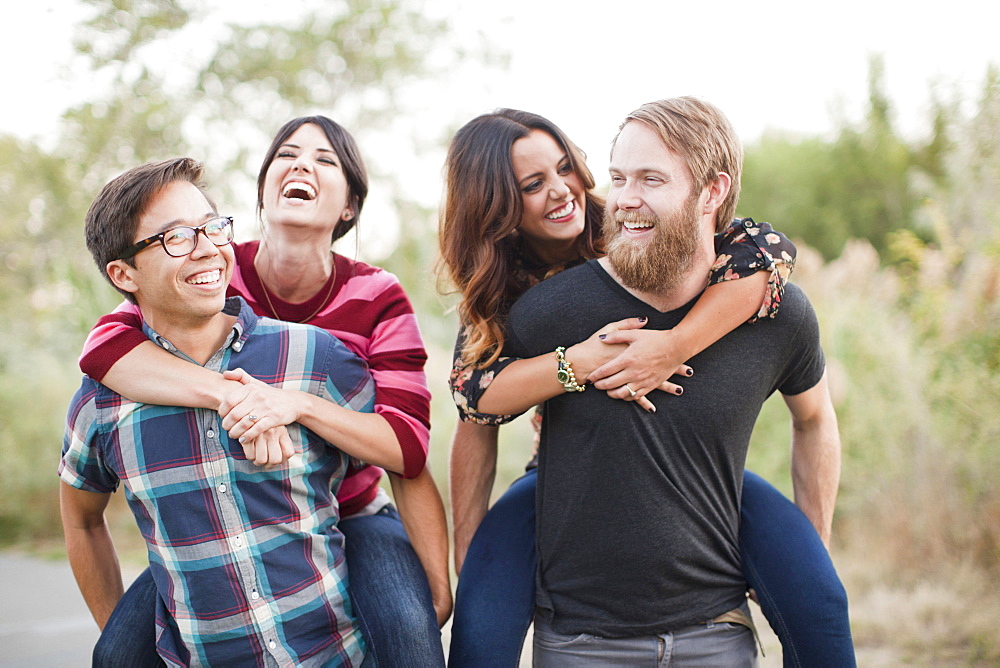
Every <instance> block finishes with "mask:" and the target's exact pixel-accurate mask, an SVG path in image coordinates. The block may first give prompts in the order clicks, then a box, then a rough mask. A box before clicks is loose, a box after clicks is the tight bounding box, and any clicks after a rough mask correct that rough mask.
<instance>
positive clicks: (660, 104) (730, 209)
mask: <svg viewBox="0 0 1000 668" xmlns="http://www.w3.org/2000/svg"><path fill="white" fill-rule="evenodd" d="M630 121H638V122H640V123H644V124H645V125H647V126H649V127H650V128H652V129H653V130H655V131H656V132H657V133H658V134H659V135H660V139H662V140H663V143H664V144H666V145H667V147H668V148H669V149H671V150H672V151H675V152H677V153H678V154H679V155H680V156H681V158H682V159H683V160H684V162H685V163H686V164H687V167H688V169H689V170H690V171H691V177H692V179H693V180H694V187H695V189H696V191H698V190H701V189H702V188H704V187H705V186H707V185H708V184H709V183H712V182H713V181H715V180H716V179H717V178H718V173H719V172H725V173H726V174H729V176H730V178H731V179H732V185H731V187H730V189H729V194H727V195H726V199H724V200H723V202H722V205H721V206H720V207H719V210H718V212H717V217H716V220H715V231H716V232H722V231H724V230H725V229H726V228H727V227H728V226H729V223H730V222H732V220H733V218H735V217H736V203H737V202H738V201H739V199H740V175H741V173H742V172H743V145H742V144H741V143H740V139H739V137H738V136H737V135H736V131H735V130H734V129H733V126H732V124H731V123H730V122H729V119H727V118H726V116H725V114H723V113H722V111H721V110H719V109H718V108H717V107H716V106H714V105H712V104H710V103H708V102H705V101H704V100H699V99H698V98H695V97H675V98H671V99H668V100H658V101H656V102H649V103H647V104H644V105H642V106H641V107H639V108H638V109H636V110H635V111H633V112H632V113H631V114H629V115H628V117H627V118H626V119H625V122H624V123H622V124H621V127H619V128H618V131H619V133H620V132H621V128H624V127H625V125H626V124H627V123H629V122H630ZM617 139H618V138H617V137H615V141H617ZM613 149H614V143H612V150H613Z"/></svg>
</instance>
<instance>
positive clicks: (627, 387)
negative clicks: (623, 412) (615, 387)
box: [625, 383, 636, 397]
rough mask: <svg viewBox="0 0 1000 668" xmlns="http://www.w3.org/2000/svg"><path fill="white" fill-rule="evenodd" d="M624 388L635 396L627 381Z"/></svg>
mask: <svg viewBox="0 0 1000 668" xmlns="http://www.w3.org/2000/svg"><path fill="white" fill-rule="evenodd" d="M625 389H626V390H628V393H629V394H631V395H632V396H633V397H634V396H635V394H636V393H635V390H633V389H632V388H631V387H629V386H628V383H625Z"/></svg>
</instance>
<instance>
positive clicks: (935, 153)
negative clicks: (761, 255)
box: [740, 58, 948, 260]
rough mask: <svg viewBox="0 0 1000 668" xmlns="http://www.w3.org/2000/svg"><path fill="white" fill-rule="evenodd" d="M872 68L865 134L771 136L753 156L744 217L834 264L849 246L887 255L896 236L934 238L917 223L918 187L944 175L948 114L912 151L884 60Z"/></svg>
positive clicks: (860, 130)
mask: <svg viewBox="0 0 1000 668" xmlns="http://www.w3.org/2000/svg"><path fill="white" fill-rule="evenodd" d="M870 67H871V74H870V80H869V100H868V114H867V117H866V118H865V121H864V123H863V124H862V125H861V126H860V127H852V126H851V125H848V124H846V123H845V124H843V125H842V127H841V129H840V130H839V132H838V134H837V137H836V139H834V140H833V141H829V140H823V139H818V138H807V139H794V138H790V137H786V136H782V135H775V134H770V135H768V136H765V137H764V138H762V139H761V140H760V142H758V143H756V144H753V145H750V146H748V147H747V149H746V166H745V170H744V171H745V173H746V177H745V178H744V180H743V193H742V196H741V198H740V211H741V212H742V215H750V216H754V217H757V218H758V219H760V220H767V221H770V222H772V223H774V224H775V225H776V226H777V227H778V228H779V229H781V230H783V231H784V232H785V233H786V234H790V235H792V236H794V237H795V238H800V239H807V240H808V241H809V244H810V245H812V246H813V247H815V248H817V249H818V250H819V251H820V252H821V253H822V254H823V257H824V258H826V259H828V260H829V259H832V258H835V257H837V256H838V255H839V254H840V252H841V251H842V250H843V248H844V245H845V244H846V243H847V241H848V240H849V239H866V240H868V241H869V242H870V243H871V244H872V245H873V246H874V247H875V248H876V250H878V251H879V252H880V253H882V252H885V250H886V249H887V245H888V239H889V236H890V234H891V233H892V232H893V231H895V230H900V229H905V230H910V231H912V232H914V233H915V234H917V235H918V236H920V237H921V238H929V236H928V231H927V230H926V229H924V227H923V226H922V225H921V221H920V220H919V218H918V217H917V211H918V208H919V203H920V198H919V196H918V195H917V193H916V191H915V190H914V186H913V180H914V179H915V178H916V177H917V176H918V175H920V174H924V173H927V174H931V175H935V174H937V175H939V174H940V173H941V170H942V167H941V164H940V161H941V159H942V155H943V152H944V151H945V149H946V148H947V146H948V139H947V136H946V133H945V130H944V127H943V125H944V124H945V123H946V121H947V118H946V115H945V114H944V113H943V112H942V113H941V114H939V116H938V119H937V121H936V124H935V128H934V134H933V136H932V138H931V140H930V141H929V142H928V143H927V145H925V146H917V147H911V146H910V145H908V144H907V143H906V142H904V141H903V140H902V139H901V138H900V137H899V136H898V135H897V134H896V132H895V130H894V128H893V125H892V118H891V111H892V109H891V105H890V103H889V101H888V98H887V97H886V95H885V92H884V87H885V84H884V81H883V76H884V75H883V66H882V63H881V60H880V59H877V58H876V59H873V60H872V62H871V65H870Z"/></svg>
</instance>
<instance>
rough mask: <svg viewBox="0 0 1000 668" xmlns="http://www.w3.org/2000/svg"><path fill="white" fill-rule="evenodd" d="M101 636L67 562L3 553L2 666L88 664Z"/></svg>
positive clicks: (0, 606) (0, 569)
mask: <svg viewBox="0 0 1000 668" xmlns="http://www.w3.org/2000/svg"><path fill="white" fill-rule="evenodd" d="M97 635H98V631H97V624H95V623H94V620H93V618H92V617H91V616H90V611H88V610H87V606H86V604H84V602H83V597H82V596H80V593H79V590H78V589H77V588H76V580H74V579H73V573H72V571H71V570H70V568H69V564H68V563H66V562H65V561H47V560H44V559H38V558H35V557H26V556H22V555H18V554H16V553H0V666H5V667H6V666H45V667H46V668H49V667H52V668H55V667H57V666H89V665H90V651H91V649H92V648H93V646H94V643H95V642H96V641H97Z"/></svg>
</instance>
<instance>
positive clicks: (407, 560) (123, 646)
mask: <svg viewBox="0 0 1000 668" xmlns="http://www.w3.org/2000/svg"><path fill="white" fill-rule="evenodd" d="M340 530H341V531H342V532H343V533H344V537H345V540H344V546H345V554H346V557H347V573H348V580H349V583H350V590H351V600H352V602H353V604H354V613H355V615H356V616H357V618H358V623H359V624H360V625H361V630H362V633H364V636H365V640H367V641H368V656H367V657H366V658H365V662H364V664H363V665H364V666H369V665H381V666H383V667H386V668H395V667H396V666H401V667H405V666H414V667H420V668H423V667H424V666H429V667H430V666H444V651H443V650H442V647H441V632H440V630H439V629H438V625H437V616H436V614H435V612H434V606H433V604H432V602H431V592H430V586H429V585H428V584H427V576H426V575H425V574H424V569H423V567H422V566H421V565H420V560H419V559H418V558H417V555H416V553H415V552H414V551H413V547H412V546H411V545H410V541H409V539H408V538H407V537H406V531H405V530H404V529H403V523H402V522H401V521H400V519H399V514H398V513H397V512H396V509H395V508H393V507H391V506H389V507H386V508H384V509H382V511H380V512H379V513H377V514H375V515H371V516H365V517H358V516H354V517H349V518H347V519H343V520H341V521H340ZM157 596H158V593H157V591H156V586H155V585H154V583H153V576H152V575H151V574H150V572H149V569H148V568H147V569H146V570H145V571H143V573H142V574H141V575H140V576H139V577H138V578H136V580H135V582H134V583H132V586H131V587H129V589H128V591H126V592H125V595H124V596H123V597H122V598H121V600H120V601H119V602H118V605H117V606H116V607H115V610H114V612H113V613H112V615H111V618H110V619H109V620H108V623H107V625H106V626H105V627H104V632H103V633H101V637H100V638H99V639H98V641H97V645H96V646H95V647H94V657H93V658H94V666H95V667H97V666H109V667H113V668H143V667H146V666H149V667H153V666H162V665H163V662H162V661H161V660H160V657H159V656H158V655H157V654H156V620H155V613H156V597H157Z"/></svg>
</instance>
